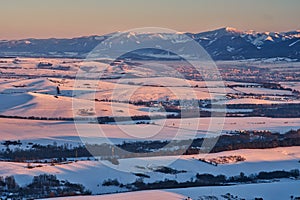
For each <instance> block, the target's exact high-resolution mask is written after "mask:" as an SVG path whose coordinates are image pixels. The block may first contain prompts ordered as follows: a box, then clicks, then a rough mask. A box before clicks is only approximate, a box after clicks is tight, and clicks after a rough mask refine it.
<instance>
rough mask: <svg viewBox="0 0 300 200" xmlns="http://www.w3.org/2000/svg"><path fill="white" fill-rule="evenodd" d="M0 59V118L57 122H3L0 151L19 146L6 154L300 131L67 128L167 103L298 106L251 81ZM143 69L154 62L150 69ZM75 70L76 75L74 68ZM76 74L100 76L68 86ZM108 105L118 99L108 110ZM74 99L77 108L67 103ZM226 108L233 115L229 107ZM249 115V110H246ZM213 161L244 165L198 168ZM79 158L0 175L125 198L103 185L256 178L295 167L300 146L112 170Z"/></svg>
mask: <svg viewBox="0 0 300 200" xmlns="http://www.w3.org/2000/svg"><path fill="white" fill-rule="evenodd" d="M1 61H2V62H0V115H5V116H21V117H31V116H33V117H46V118H55V120H53V119H52V120H53V121H49V120H29V119H8V118H0V135H1V138H0V143H1V144H0V150H1V151H5V149H6V148H7V147H6V146H5V145H4V144H2V143H3V142H4V141H6V140H15V141H17V140H20V142H22V145H20V146H15V147H11V146H10V148H11V149H13V148H15V149H17V148H24V149H26V148H29V147H28V146H30V144H31V145H32V144H35V143H37V144H41V145H47V144H53V143H55V144H58V145H63V144H68V145H72V146H76V145H82V144H83V143H89V144H94V143H100V142H112V143H122V142H124V141H137V140H139V141H141V140H143V141H144V140H170V139H193V138H201V137H204V136H206V135H208V136H210V135H214V136H215V134H214V131H217V130H220V131H221V133H222V134H226V133H228V132H234V131H241V130H270V131H273V132H280V133H285V132H287V131H289V130H291V129H299V128H300V119H299V118H266V117H231V118H220V117H211V118H192V119H188V118H185V119H159V120H158V119H153V120H149V121H145V120H144V121H143V120H141V121H142V122H146V123H144V124H136V122H133V121H123V122H121V123H119V124H116V123H110V124H97V123H91V122H93V120H91V121H90V122H83V121H81V122H79V123H78V124H74V122H72V121H62V120H58V118H60V117H61V118H72V117H74V116H80V117H87V118H88V117H90V116H102V117H103V116H141V115H149V116H153V115H162V116H163V115H166V114H168V113H165V112H159V111H158V110H159V109H158V108H160V107H159V102H161V101H169V100H174V99H184V100H186V99H189V100H192V99H201V100H207V99H214V100H216V102H217V103H218V104H227V105H229V104H230V105H232V104H255V105H256V104H285V103H300V100H299V98H298V99H297V98H296V97H295V96H293V94H292V92H290V91H288V90H274V89H267V88H260V87H258V85H259V84H258V83H245V82H235V81H227V82H218V81H210V82H204V81H191V80H184V79H182V78H178V76H175V75H176V73H177V71H176V70H173V71H170V69H168V70H169V71H164V70H166V69H167V68H163V67H161V66H155V67H157V70H158V71H155V69H156V68H155V67H154V68H153V69H151V68H145V69H143V68H142V67H139V64H140V63H138V64H137V65H136V66H134V67H131V66H125V67H124V66H110V65H107V64H104V63H103V62H93V61H82V60H78V59H42V58H20V59H12V58H9V59H4V58H3V59H1ZM41 63H42V64H41ZM49 63H51V65H50V64H49ZM144 64H146V65H149V66H150V65H152V63H150V62H149V63H148V62H145V63H144ZM175 64H176V63H175ZM173 65H174V63H173ZM80 67H81V69H79V68H80ZM276 67H279V65H278V66H277V65H276ZM80 70H81V71H85V72H88V73H90V72H92V73H90V74H92V75H94V76H95V77H93V78H97V75H99V73H100V74H102V75H103V76H102V77H101V78H106V79H101V80H97V79H93V80H92V79H86V80H85V79H84V77H79V78H78V80H76V81H75V80H74V78H75V77H76V75H77V72H78V71H80ZM274 70H276V69H274ZM162 71H163V72H162ZM160 72H162V74H163V75H166V74H167V75H168V77H163V76H160V77H157V76H156V77H154V76H155V75H158V74H159V73H160ZM124 73H125V74H127V75H128V77H127V76H125V78H121V79H115V78H116V77H118V78H120V77H123V75H124ZM169 75H170V76H169ZM172 76H173V77H172ZM88 78H91V77H88ZM82 79H84V80H82ZM224 85H225V87H224ZM233 85H234V86H233ZM282 85H283V86H285V87H290V88H293V89H297V90H298V89H299V84H298V83H297V82H291V83H286V82H284V83H282ZM206 86H207V88H206ZM248 86H249V87H248ZM57 87H58V88H59V91H58V89H57ZM252 95H253V96H252ZM262 96H263V98H262ZM291 96H292V97H291ZM104 100H105V101H104ZM109 100H114V101H117V102H114V103H111V102H109ZM77 101H78V104H76V103H75V104H74V102H77ZM126 101H132V102H138V101H153V102H156V103H154V104H155V106H154V105H153V107H151V108H150V107H145V106H136V105H133V104H128V103H125V102H126ZM205 102H207V101H205ZM81 105H83V107H81ZM228 111H231V112H236V110H234V109H232V110H228ZM244 111H245V110H244ZM247 111H248V112H251V111H252V110H247ZM169 114H170V113H169ZM147 122H149V124H147ZM220 156H242V157H243V158H245V159H246V160H245V161H244V162H238V163H234V162H232V163H228V164H220V165H218V166H213V165H210V164H207V163H204V162H201V161H199V159H200V158H201V159H202V158H205V159H214V158H218V157H220ZM80 159H81V158H79V161H78V162H72V163H70V164H57V165H55V166H52V165H50V164H45V163H43V164H41V165H42V166H41V167H36V168H33V169H28V168H27V167H26V166H27V163H16V162H0V176H4V177H5V176H9V175H14V176H15V178H16V181H17V182H18V183H19V184H21V185H25V184H28V183H29V182H31V180H32V178H33V176H36V175H40V174H44V173H46V174H54V175H56V176H57V177H58V178H59V179H60V180H68V181H70V182H74V183H80V184H83V185H84V186H85V187H86V188H87V189H89V190H91V191H92V192H93V194H104V193H115V192H124V191H126V189H125V188H119V187H116V186H114V187H105V186H102V183H103V181H104V180H107V179H118V181H119V182H121V183H123V184H128V183H132V182H134V181H135V180H136V179H138V178H140V177H138V176H137V175H135V174H134V173H140V174H145V175H147V176H149V178H145V177H144V178H143V181H144V182H146V183H151V182H155V181H160V180H165V179H170V180H177V181H180V182H184V181H189V180H191V179H194V178H195V175H196V174H197V173H210V174H214V175H219V174H224V175H226V176H235V175H239V174H240V172H243V173H245V174H246V175H250V174H255V173H258V172H260V171H274V170H286V171H289V170H292V169H300V163H299V159H300V148H299V147H285V148H274V149H264V150H261V149H255V150H248V149H244V150H236V151H228V152H221V153H216V154H209V155H192V156H180V157H175V156H164V157H150V158H147V157H146V158H128V159H121V160H119V164H118V165H113V164H112V163H110V162H109V161H95V160H93V159H91V160H90V161H88V160H87V159H85V160H80ZM32 165H35V164H32ZM161 166H167V167H171V168H173V169H176V170H184V171H186V172H184V173H179V174H176V175H174V174H163V173H160V172H155V171H154V169H156V168H158V167H161ZM299 188H300V183H299V180H292V179H290V180H289V179H285V180H280V182H272V183H261V184H245V185H236V186H226V187H201V188H186V189H174V190H158V191H145V192H134V193H125V194H113V195H108V196H91V197H74V198H69V197H68V198H66V199H74V200H76V199H82V198H87V199H144V200H148V199H171V200H172V199H184V198H186V197H187V196H190V197H192V198H193V199H200V196H209V195H214V196H217V197H218V198H221V195H225V194H226V193H228V192H229V193H231V194H233V195H234V196H235V195H238V196H239V197H241V198H246V199H253V197H264V198H266V199H274V198H273V197H275V198H278V199H287V198H289V197H290V195H294V196H297V195H298V196H300V192H299Z"/></svg>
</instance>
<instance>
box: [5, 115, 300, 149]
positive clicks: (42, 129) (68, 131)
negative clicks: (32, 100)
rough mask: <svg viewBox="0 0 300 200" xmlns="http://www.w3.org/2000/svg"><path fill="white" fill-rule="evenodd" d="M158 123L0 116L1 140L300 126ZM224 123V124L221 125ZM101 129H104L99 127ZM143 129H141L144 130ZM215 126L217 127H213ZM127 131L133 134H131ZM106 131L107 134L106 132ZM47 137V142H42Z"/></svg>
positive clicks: (280, 122)
mask: <svg viewBox="0 0 300 200" xmlns="http://www.w3.org/2000/svg"><path fill="white" fill-rule="evenodd" d="M153 122H154V123H155V124H144V125H143V124H138V125H137V124H132V123H131V122H129V123H128V124H126V123H125V122H124V123H123V124H119V125H115V124H100V125H99V124H90V123H81V124H79V127H78V128H79V130H80V133H81V132H82V131H84V134H79V133H78V132H77V129H76V126H75V124H74V123H73V122H64V121H43V120H25V119H5V118H0V123H1V126H0V132H1V140H2V141H4V140H21V141H23V140H26V141H28V142H33V143H35V142H41V143H45V142H46V140H48V142H47V143H48V144H52V143H53V142H54V141H56V142H58V143H62V144H63V143H75V144H78V143H81V140H80V138H79V136H81V137H83V138H84V141H87V140H88V138H90V142H91V143H93V140H94V139H97V138H98V139H101V138H103V137H104V138H109V139H111V140H112V141H115V142H122V141H126V140H146V139H147V140H165V139H173V138H175V136H176V134H178V133H180V138H182V139H187V138H194V137H204V136H205V134H207V132H208V130H209V126H210V123H211V122H217V123H219V124H218V126H220V127H219V128H222V127H223V129H222V130H223V131H222V132H223V133H226V132H231V131H236V130H237V131H239V130H271V131H276V132H280V133H285V132H287V131H289V130H291V129H298V128H299V127H300V120H299V119H298V118H290V119H288V118H283V119H282V118H264V117H249V118H225V121H224V124H223V118H200V119H182V120H180V119H164V120H153ZM222 125H223V126H222ZM100 130H102V131H100ZM141 130H142V131H141ZM212 130H214V129H212ZM128 131H129V132H130V134H128ZM104 133H105V134H104ZM43 141H44V142H43ZM95 141H96V142H97V140H94V142H95Z"/></svg>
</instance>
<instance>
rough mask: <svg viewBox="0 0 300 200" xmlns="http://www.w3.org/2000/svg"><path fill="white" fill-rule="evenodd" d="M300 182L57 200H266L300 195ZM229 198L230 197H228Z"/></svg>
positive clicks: (155, 191)
mask: <svg viewBox="0 0 300 200" xmlns="http://www.w3.org/2000/svg"><path fill="white" fill-rule="evenodd" d="M287 188H288V190H287ZM299 188H300V182H299V181H298V182H296V181H282V182H274V183H261V184H247V185H235V186H223V187H218V186H217V187H195V188H182V189H171V190H153V191H140V192H128V193H121V194H110V195H98V196H79V197H61V198H55V199H57V200H65V199H70V200H81V199H87V200H108V199H116V200H127V199H132V200H161V199H167V200H185V199H187V198H188V197H190V198H191V199H193V200H195V199H196V200H197V199H201V198H202V199H203V200H206V199H207V200H209V199H213V198H212V197H213V196H214V197H216V198H218V199H220V200H225V198H224V197H222V196H223V195H226V194H227V193H230V194H231V195H232V196H231V199H233V198H235V197H236V196H238V198H242V199H246V200H252V199H254V198H263V199H265V200H277V199H278V200H285V199H286V200H288V199H290V197H291V196H293V197H299V196H300V191H299ZM209 197H211V198H209ZM227 199H228V197H227Z"/></svg>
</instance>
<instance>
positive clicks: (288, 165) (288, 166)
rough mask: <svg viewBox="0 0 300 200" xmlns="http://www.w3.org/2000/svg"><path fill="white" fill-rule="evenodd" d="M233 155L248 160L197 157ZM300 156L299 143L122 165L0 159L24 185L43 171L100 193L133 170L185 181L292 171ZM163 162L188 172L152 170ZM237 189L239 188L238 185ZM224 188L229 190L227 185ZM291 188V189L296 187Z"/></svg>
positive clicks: (127, 179) (128, 177)
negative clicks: (217, 161)
mask: <svg viewBox="0 0 300 200" xmlns="http://www.w3.org/2000/svg"><path fill="white" fill-rule="evenodd" d="M230 155H240V156H242V157H244V158H245V159H246V160H245V161H244V162H238V163H229V164H224V165H218V166H213V165H209V164H206V163H203V162H200V161H199V160H198V158H204V157H205V158H216V157H219V156H230ZM299 159H300V148H299V147H285V148H274V149H265V150H259V149H258V150H247V149H245V150H236V151H228V152H222V153H216V154H210V155H194V156H181V157H173V156H168V157H151V158H130V159H120V160H119V162H120V163H119V165H112V164H111V163H110V162H108V161H78V162H76V163H75V162H74V163H71V164H62V165H56V166H50V164H42V165H43V167H39V168H33V169H28V168H26V166H27V164H26V163H14V162H1V169H0V175H1V176H7V175H14V176H15V177H16V181H17V182H18V183H19V184H21V185H24V184H27V183H29V182H30V181H31V180H32V177H33V176H35V175H39V174H44V173H47V174H55V175H56V176H57V177H58V178H59V179H61V180H69V181H70V182H74V183H82V184H83V185H85V186H86V187H87V189H90V190H92V192H93V194H99V193H108V192H117V191H124V190H125V189H124V188H123V189H122V188H117V187H115V186H114V187H111V186H109V187H106V186H102V183H103V181H104V180H107V179H117V180H118V181H119V182H121V183H123V184H126V183H132V182H134V181H135V180H136V179H137V178H138V177H137V176H135V175H134V173H142V174H146V175H148V176H150V178H144V182H148V183H150V182H155V181H158V180H165V179H170V180H177V181H179V182H184V181H189V180H190V179H191V178H195V175H196V174H197V173H200V174H203V173H210V174H214V175H220V174H223V175H226V176H236V175H239V174H240V172H244V173H245V174H246V175H250V174H255V173H258V172H261V171H275V170H286V171H289V170H292V169H300V164H299V162H298V161H299ZM167 164H168V165H167ZM33 165H34V164H33ZM160 166H167V167H171V168H173V169H177V170H185V171H186V173H179V174H177V175H172V174H163V173H160V172H154V171H153V169H155V168H157V167H160ZM290 181H291V184H295V182H296V183H297V184H298V185H299V181H298V180H290ZM242 187H247V186H242ZM232 188H235V187H232ZM234 190H235V191H237V190H236V189H234ZM222 191H226V189H224V190H222ZM288 191H289V192H292V191H294V190H288ZM228 192H230V191H228ZM298 192H300V191H298ZM224 194H225V193H224Z"/></svg>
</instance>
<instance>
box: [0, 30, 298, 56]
mask: <svg viewBox="0 0 300 200" xmlns="http://www.w3.org/2000/svg"><path fill="white" fill-rule="evenodd" d="M112 35H113V34H108V35H103V36H88V37H78V38H71V39H56V38H49V39H33V38H31V39H22V40H1V41H0V56H1V57H17V56H19V57H55V58H57V57H67V58H85V57H86V56H87V55H88V53H89V52H91V51H92V50H93V49H94V48H95V47H96V46H97V45H99V44H100V43H101V42H103V44H106V43H105V42H106V41H107V39H110V38H111V37H112ZM123 35H125V37H124V36H123V38H124V41H123V40H122V41H121V42H120V41H115V40H111V41H110V42H109V43H108V44H106V45H107V48H112V46H114V45H115V46H117V47H116V48H125V49H126V47H127V46H126V45H128V44H130V42H132V41H134V42H136V43H139V42H140V41H143V42H144V41H147V42H148V43H151V42H159V41H162V40H163V41H164V42H166V43H170V44H175V45H177V46H178V49H179V50H180V49H184V48H186V47H187V46H188V45H189V44H188V42H189V41H185V40H182V38H184V36H189V37H190V38H192V39H193V40H194V41H196V42H197V43H199V44H200V45H201V46H202V47H203V48H204V49H205V50H206V51H207V52H208V54H209V55H210V56H211V57H212V58H213V59H215V60H241V59H268V58H286V59H289V60H295V61H296V60H300V31H299V30H297V31H290V32H280V33H279V32H256V31H240V30H237V29H235V28H231V27H225V28H221V29H217V30H213V31H208V32H202V33H176V34H170V33H159V34H157V33H143V34H138V33H134V32H126V33H123ZM125 39H126V40H125ZM120 45H121V46H120ZM126 57H127V58H131V59H177V58H176V56H175V57H174V55H172V54H170V53H169V52H165V51H163V50H161V49H159V48H158V49H140V50H137V51H134V52H131V53H128V54H127V55H126Z"/></svg>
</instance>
